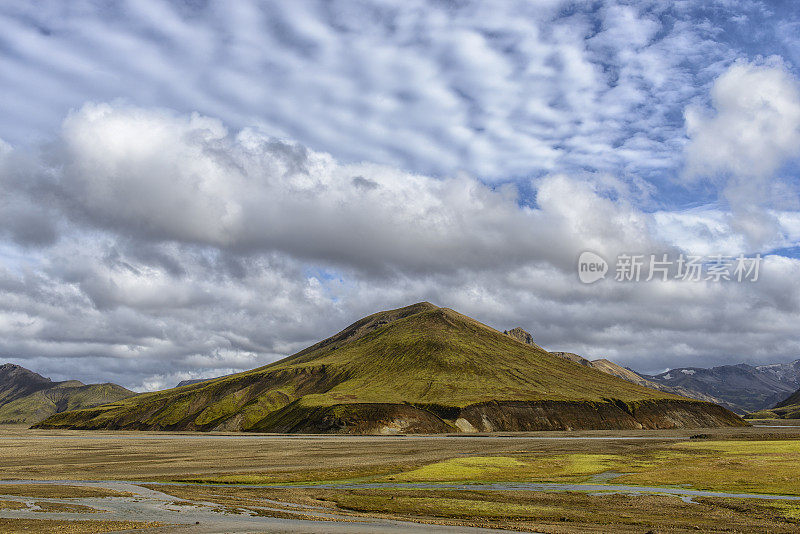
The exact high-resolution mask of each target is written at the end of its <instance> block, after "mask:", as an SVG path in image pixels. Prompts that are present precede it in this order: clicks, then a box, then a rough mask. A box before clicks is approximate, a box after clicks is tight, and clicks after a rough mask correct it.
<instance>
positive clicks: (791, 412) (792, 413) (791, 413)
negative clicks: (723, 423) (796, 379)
mask: <svg viewBox="0 0 800 534" xmlns="http://www.w3.org/2000/svg"><path fill="white" fill-rule="evenodd" d="M745 419H800V389H798V390H797V391H795V392H794V393H792V394H791V395H790V396H789V397H788V398H786V399H784V400H782V401H781V402H779V403H778V404H776V405H775V406H774V407H772V408H770V409H768V410H760V411H757V412H753V413H749V414H747V415H746V416H745Z"/></svg>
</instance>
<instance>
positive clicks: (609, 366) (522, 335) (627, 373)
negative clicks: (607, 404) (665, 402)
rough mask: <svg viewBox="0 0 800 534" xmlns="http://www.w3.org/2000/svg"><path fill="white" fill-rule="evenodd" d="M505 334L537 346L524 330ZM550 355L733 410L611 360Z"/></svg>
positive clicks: (706, 396) (711, 399)
mask: <svg viewBox="0 0 800 534" xmlns="http://www.w3.org/2000/svg"><path fill="white" fill-rule="evenodd" d="M503 333H504V334H506V335H509V336H511V337H513V338H514V339H516V340H517V341H521V342H522V343H526V344H528V345H535V343H534V342H533V336H531V335H530V334H529V333H528V332H526V331H525V330H523V329H522V328H514V329H513V330H505V331H503ZM550 354H553V355H555V356H558V357H559V358H564V359H566V360H569V361H571V362H575V363H579V364H581V365H583V366H586V367H592V368H594V369H597V370H598V371H602V372H604V373H607V374H610V375H613V376H616V377H617V378H621V379H623V380H627V381H628V382H632V383H634V384H638V385H640V386H643V387H646V388H650V389H655V390H658V391H664V392H666V393H672V394H673V395H678V396H680V397H687V398H690V399H695V400H701V401H706V402H713V403H714V404H719V405H720V406H724V407H725V408H728V409H731V407H730V406H727V405H726V403H725V402H724V401H722V400H720V399H717V398H715V397H712V396H710V395H705V394H703V393H700V392H697V391H692V390H690V389H686V388H683V387H680V386H676V387H671V386H665V385H663V384H659V383H657V382H653V381H650V380H647V379H646V378H644V377H643V376H642V375H640V374H638V373H636V372H635V371H633V370H631V369H628V368H627V367H622V366H621V365H619V364H616V363H614V362H612V361H611V360H607V359H605V358H600V359H597V360H587V359H586V358H584V357H583V356H578V355H577V354H574V353H572V352H550ZM739 413H740V414H744V413H746V412H745V411H743V410H740V411H739Z"/></svg>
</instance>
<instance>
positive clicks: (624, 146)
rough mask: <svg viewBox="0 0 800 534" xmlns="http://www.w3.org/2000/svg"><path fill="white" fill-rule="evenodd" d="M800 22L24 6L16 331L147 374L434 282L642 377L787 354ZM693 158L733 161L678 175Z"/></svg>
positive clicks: (350, 6) (62, 354)
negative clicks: (715, 271) (650, 260)
mask: <svg viewBox="0 0 800 534" xmlns="http://www.w3.org/2000/svg"><path fill="white" fill-rule="evenodd" d="M742 17H746V18H747V21H748V24H744V25H743V24H740V23H739V22H736V21H737V20H742ZM734 19H735V20H734ZM796 24H797V15H796V14H795V13H794V12H793V11H792V10H787V9H776V10H773V11H764V10H761V9H760V8H758V6H752V5H749V4H747V5H745V4H741V3H726V4H725V5H724V6H721V5H714V6H710V7H709V6H708V5H707V4H706V3H701V2H680V3H660V2H654V3H647V4H642V3H640V4H636V5H633V4H631V3H630V2H615V1H608V2H601V3H592V4H580V5H577V4H574V3H564V2H557V1H554V2H546V3H544V2H539V3H537V4H536V5H535V6H533V5H532V4H531V3H530V2H505V3H503V4H502V5H495V4H492V5H489V4H486V3H480V2H458V3H452V2H448V3H443V2H427V1H423V0H411V1H408V2H391V1H390V2H381V3H361V2H356V1H337V2H314V1H307V2H306V1H297V2H284V3H263V2H255V1H247V0H243V1H241V2H235V3H231V2H222V1H216V0H211V1H209V2H202V3H196V2H168V1H162V0H144V1H141V2H135V3H134V2H131V3H127V4H120V5H118V6H114V7H113V8H109V9H102V10H101V9H100V8H98V5H97V4H96V3H95V2H89V1H87V2H82V1H76V2H70V3H65V2H59V1H56V0H50V1H48V0H45V1H43V2H39V3H37V4H36V5H35V6H34V5H32V4H28V3H24V2H23V3H5V4H3V5H2V6H0V49H1V50H2V51H3V53H2V54H0V97H2V100H3V102H4V104H5V105H4V106H2V109H0V136H2V137H3V138H4V139H6V140H7V141H8V142H9V144H2V143H0V186H1V187H2V192H3V194H2V196H0V339H2V343H0V356H2V357H3V358H4V359H6V360H10V361H14V362H15V363H20V364H22V365H27V366H29V367H31V368H33V369H34V370H37V371H41V372H44V373H45V374H49V375H52V376H53V378H80V379H83V380H84V381H92V380H95V381H98V380H101V381H102V380H114V381H117V382H120V383H123V384H125V385H127V386H130V387H134V388H145V389H151V388H155V387H162V386H164V385H172V384H174V383H175V382H177V381H178V380H181V379H184V378H187V377H194V376H216V375H219V374H224V373H227V372H230V371H232V370H244V369H249V368H252V367H256V366H258V365H262V364H265V363H268V362H269V361H272V360H274V359H277V358H279V357H281V356H284V355H287V354H290V353H291V352H293V351H295V350H298V349H300V348H302V347H304V346H306V345H308V344H310V343H313V342H314V341H316V340H318V339H320V338H322V337H325V336H327V335H330V334H332V333H334V332H336V331H337V330H339V329H341V328H342V327H343V326H345V325H347V324H348V323H350V322H351V321H353V320H355V319H357V318H359V317H361V316H364V315H367V314H369V313H372V312H374V311H375V310H378V309H387V308H391V307H396V306H401V305H405V304H408V303H411V302H415V301H420V300H430V301H432V302H435V303H437V304H441V305H446V306H451V307H453V308H455V309H458V310H460V311H463V312H465V313H468V314H470V315H472V316H474V317H476V318H477V319H479V320H482V321H484V322H487V323H488V324H490V325H492V326H495V327H498V328H508V327H512V326H516V325H520V326H523V327H525V328H526V329H529V330H531V331H532V332H533V333H534V336H535V338H536V340H537V341H538V342H540V343H542V344H543V345H544V346H545V347H547V348H550V349H553V350H572V351H575V352H578V353H582V354H584V355H586V356H589V357H602V356H609V357H612V358H614V359H616V360H618V361H619V362H620V363H623V364H627V365H631V366H633V367H634V368H638V369H642V370H656V369H660V368H663V367H666V366H672V365H711V364H721V363H737V362H739V361H743V360H746V361H750V362H772V361H780V360H788V359H792V358H796V357H797V356H798V353H800V350H798V349H800V346H798V341H797V336H796V324H797V322H798V319H800V317H798V314H799V313H800V311H799V310H800V296H799V295H798V290H797V287H798V284H796V283H795V282H796V280H797V278H798V276H799V275H800V272H798V268H799V267H798V265H800V262H798V260H796V259H792V258H786V257H780V256H776V255H773V254H768V253H769V252H770V250H772V249H774V248H777V247H786V248H787V249H791V247H793V246H795V245H796V243H797V242H798V240H800V237H799V236H800V223H799V222H798V215H797V213H798V211H797V209H798V206H797V204H796V203H793V202H792V201H791V199H792V197H794V196H796V191H795V186H794V185H793V181H792V180H791V179H784V180H780V178H781V177H788V176H790V175H791V173H792V172H793V168H792V167H791V164H792V161H791V158H792V156H791V154H792V150H793V148H792V147H793V143H794V141H793V137H792V136H793V135H794V134H792V133H791V132H792V130H791V128H789V127H790V126H791V124H792V123H791V121H790V120H788V119H787V117H789V116H790V115H791V113H787V110H791V109H794V108H793V107H792V106H793V105H794V104H792V103H793V102H794V99H795V97H794V96H792V95H793V93H792V91H793V89H791V87H792V86H793V84H794V83H795V82H794V78H795V77H796V69H795V68H794V67H792V66H791V64H790V61H791V62H793V63H796V61H795V59H796V58H793V56H792V54H793V53H794V52H793V51H794V50H795V49H796V48H797V47H796V46H795V45H796V42H797V40H796V37H795V34H796V32H793V31H791V30H792V28H793V27H794V26H793V25H796ZM759 28H777V29H778V30H776V31H775V32H770V33H765V32H763V31H760V30H758V29H759ZM773 33H774V35H772V34H773ZM775 53H779V54H782V55H783V56H784V57H786V58H787V61H786V62H783V63H781V62H778V61H773V60H770V61H761V60H758V61H750V62H748V61H747V60H741V61H740V62H738V63H737V62H736V61H735V60H736V59H737V58H748V57H749V58H754V57H757V56H759V54H760V55H762V56H769V55H770V54H775ZM729 68H730V69H729ZM731 73H733V74H731ZM726 80H727V81H726ZM745 89H746V91H745ZM709 94H710V95H711V99H710V103H709V104H708V105H707V106H705V107H702V108H694V109H695V110H702V112H699V111H691V110H690V112H689V114H688V115H689V116H691V115H692V113H695V115H694V119H696V120H695V122H694V123H692V126H691V127H690V136H689V137H688V138H687V130H686V124H685V121H684V119H683V117H684V115H683V111H684V109H685V108H686V107H687V104H688V103H690V102H696V103H702V102H703V101H704V99H705V98H706V97H707V96H708V95H709ZM748 95H749V96H748ZM753 95H755V96H753ZM86 102H95V103H94V104H86ZM770 109H773V110H780V116H779V117H778V118H777V119H776V120H777V122H775V121H773V119H771V118H770V116H769V114H768V112H769V110H770ZM765 110H766V111H765ZM792 113H793V112H792ZM65 116H66V117H67V118H66V119H64V117H65ZM689 122H691V120H690V121H689ZM775 124H779V125H781V126H783V127H787V128H788V129H786V128H785V129H784V130H782V131H783V132H784V133H785V132H789V134H788V137H785V138H784V137H781V135H782V133H781V131H778V130H776V129H775V128H774V127H773V126H774V125H775ZM751 127H752V128H760V129H763V133H764V135H761V134H759V135H758V136H756V138H754V139H752V140H748V143H745V144H744V145H742V146H740V145H737V143H739V142H740V141H741V139H740V138H738V137H737V136H736V134H735V132H736V131H741V129H744V131H745V132H747V129H748V128H751ZM692 128H694V129H692ZM737 128H738V129H739V130H737ZM753 131H755V130H753ZM717 142H721V143H722V144H723V145H724V146H725V147H726V149H725V150H726V152H717V151H716V149H715V148H714V147H715V143H717ZM759 143H760V144H759ZM687 145H688V147H689V148H688V151H687V149H686V147H687ZM751 150H752V151H755V150H761V151H762V152H763V154H765V155H766V156H767V157H764V158H762V157H761V156H754V155H753V154H758V153H757V152H751ZM720 154H723V155H724V157H722V156H720ZM686 157H688V158H689V168H690V169H692V172H694V173H695V175H696V176H697V177H698V178H705V177H706V176H705V175H715V176H713V177H712V179H710V180H705V181H702V182H701V183H700V184H696V183H695V184H686V183H676V182H677V181H676V180H674V178H675V177H676V176H677V175H678V174H679V172H680V170H681V168H682V167H683V166H684V163H685V162H686V161H685V160H686ZM770 162H772V163H770ZM787 165H788V166H787ZM787 169H788V170H787ZM716 175H719V176H716ZM765 191H766V192H765ZM717 197H720V198H721V199H722V200H723V202H714V201H715V200H717ZM745 199H746V200H747V203H746V202H745ZM786 199H789V201H787V200H786ZM749 206H750V207H749ZM732 209H733V214H732V212H731V210H732ZM748 210H750V211H748ZM750 215H752V217H750ZM756 241H761V245H763V246H757V245H758V243H755V242H756ZM587 249H588V250H593V251H595V252H597V253H600V254H602V255H603V256H604V257H606V258H607V259H609V260H611V261H613V259H614V258H615V256H616V255H617V254H619V253H637V254H651V253H656V254H658V253H662V252H667V251H674V252H678V251H684V252H688V253H694V254H709V255H711V254H718V253H725V254H732V255H735V254H738V253H740V252H750V251H761V252H762V253H764V254H765V256H766V259H765V264H764V265H763V270H762V279H761V281H760V282H759V283H756V284H733V283H732V284H713V283H698V284H679V283H668V284H660V283H655V284H644V283H641V284H617V283H613V282H611V281H608V280H607V281H604V282H599V283H598V284H595V285H593V286H591V287H589V286H584V285H582V284H580V283H579V282H578V279H577V276H576V273H575V261H576V258H577V256H578V254H579V253H580V252H582V251H583V250H587Z"/></svg>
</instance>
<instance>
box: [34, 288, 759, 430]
mask: <svg viewBox="0 0 800 534" xmlns="http://www.w3.org/2000/svg"><path fill="white" fill-rule="evenodd" d="M744 424H745V423H744V422H743V421H742V420H741V419H740V418H739V417H737V416H735V415H734V414H732V413H731V412H729V411H727V410H725V409H724V408H721V407H719V406H717V405H714V404H711V403H707V402H699V401H695V400H690V399H686V398H681V397H678V396H676V395H671V394H668V393H664V392H659V391H654V390H652V389H648V388H645V387H641V386H638V385H636V384H632V383H630V382H627V381H625V380H621V379H619V378H616V377H614V376H611V375H608V374H606V373H603V372H600V371H597V370H595V369H591V368H587V367H584V366H581V365H579V364H576V363H573V362H571V361H568V360H565V359H563V358H559V357H557V356H554V355H552V354H550V353H548V352H546V351H544V350H543V349H541V348H540V347H538V346H536V345H529V344H525V343H521V342H520V341H517V340H515V339H513V338H511V337H509V336H507V335H505V334H503V333H502V332H499V331H497V330H495V329H493V328H490V327H488V326H486V325H484V324H481V323H479V322H478V321H476V320H474V319H471V318H469V317H467V316H464V315H461V314H459V313H457V312H455V311H453V310H450V309H447V308H439V307H437V306H434V305H433V304H430V303H427V302H423V303H419V304H414V305H412V306H407V307H405V308H400V309H397V310H390V311H385V312H380V313H376V314H374V315H370V316H368V317H365V318H363V319H361V320H360V321H357V322H355V323H353V324H352V325H350V326H349V327H347V328H345V329H344V330H342V331H341V332H339V333H338V334H336V335H334V336H332V337H330V338H328V339H326V340H324V341H321V342H319V343H317V344H315V345H313V346H311V347H309V348H307V349H305V350H302V351H300V352H298V353H297V354H294V355H292V356H289V357H287V358H285V359H283V360H280V361H278V362H275V363H272V364H269V365H266V366H264V367H260V368H258V369H254V370H252V371H248V372H244V373H239V374H235V375H229V376H226V377H221V378H218V379H215V380H211V381H208V382H201V383H198V384H192V385H188V386H183V387H179V388H173V389H169V390H165V391H159V392H154V393H148V394H143V395H140V396H137V397H134V398H130V399H126V400H123V401H119V402H115V403H112V404H107V405H104V406H100V407H96V408H91V409H85V410H77V411H71V412H65V413H60V414H56V415H54V416H52V417H50V418H48V419H46V420H45V421H43V422H41V423H40V424H39V425H37V426H38V427H40V428H82V429H139V430H244V431H261V432H303V433H327V432H331V433H412V432H475V431H493V430H498V431H513V430H538V429H544V430H548V429H552V430H556V429H579V428H632V429H633V428H675V427H703V426H739V425H744Z"/></svg>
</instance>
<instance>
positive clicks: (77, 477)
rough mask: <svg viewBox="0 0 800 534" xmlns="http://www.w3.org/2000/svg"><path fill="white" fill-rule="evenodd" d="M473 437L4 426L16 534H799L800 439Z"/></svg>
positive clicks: (763, 432) (10, 517) (724, 432)
mask: <svg viewBox="0 0 800 534" xmlns="http://www.w3.org/2000/svg"><path fill="white" fill-rule="evenodd" d="M755 424H756V425H758V426H754V427H751V428H734V429H709V430H695V431H646V432H637V431H615V432H607V431H586V432H540V433H524V434H502V435H458V436H441V435H437V436H298V435H292V436H287V435H252V434H221V433H220V434H199V433H155V432H102V431H93V432H85V431H60V430H59V431H47V430H28V429H26V428H23V427H13V426H6V427H1V426H0V531H3V532H37V531H39V532H52V531H56V530H61V531H63V532H68V533H69V532H74V533H79V532H80V533H82V532H112V531H114V532H118V531H135V532H187V533H189V532H192V533H211V532H469V531H473V532H487V531H490V530H489V529H493V530H494V529H499V530H514V531H530V532H553V533H561V532H563V533H577V532H623V533H624V532H648V531H654V532H689V531H691V532H697V531H701V532H800V477H798V476H797V466H798V465H800V426H798V422H797V421H779V422H776V421H774V420H773V421H763V422H761V421H756V422H755Z"/></svg>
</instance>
